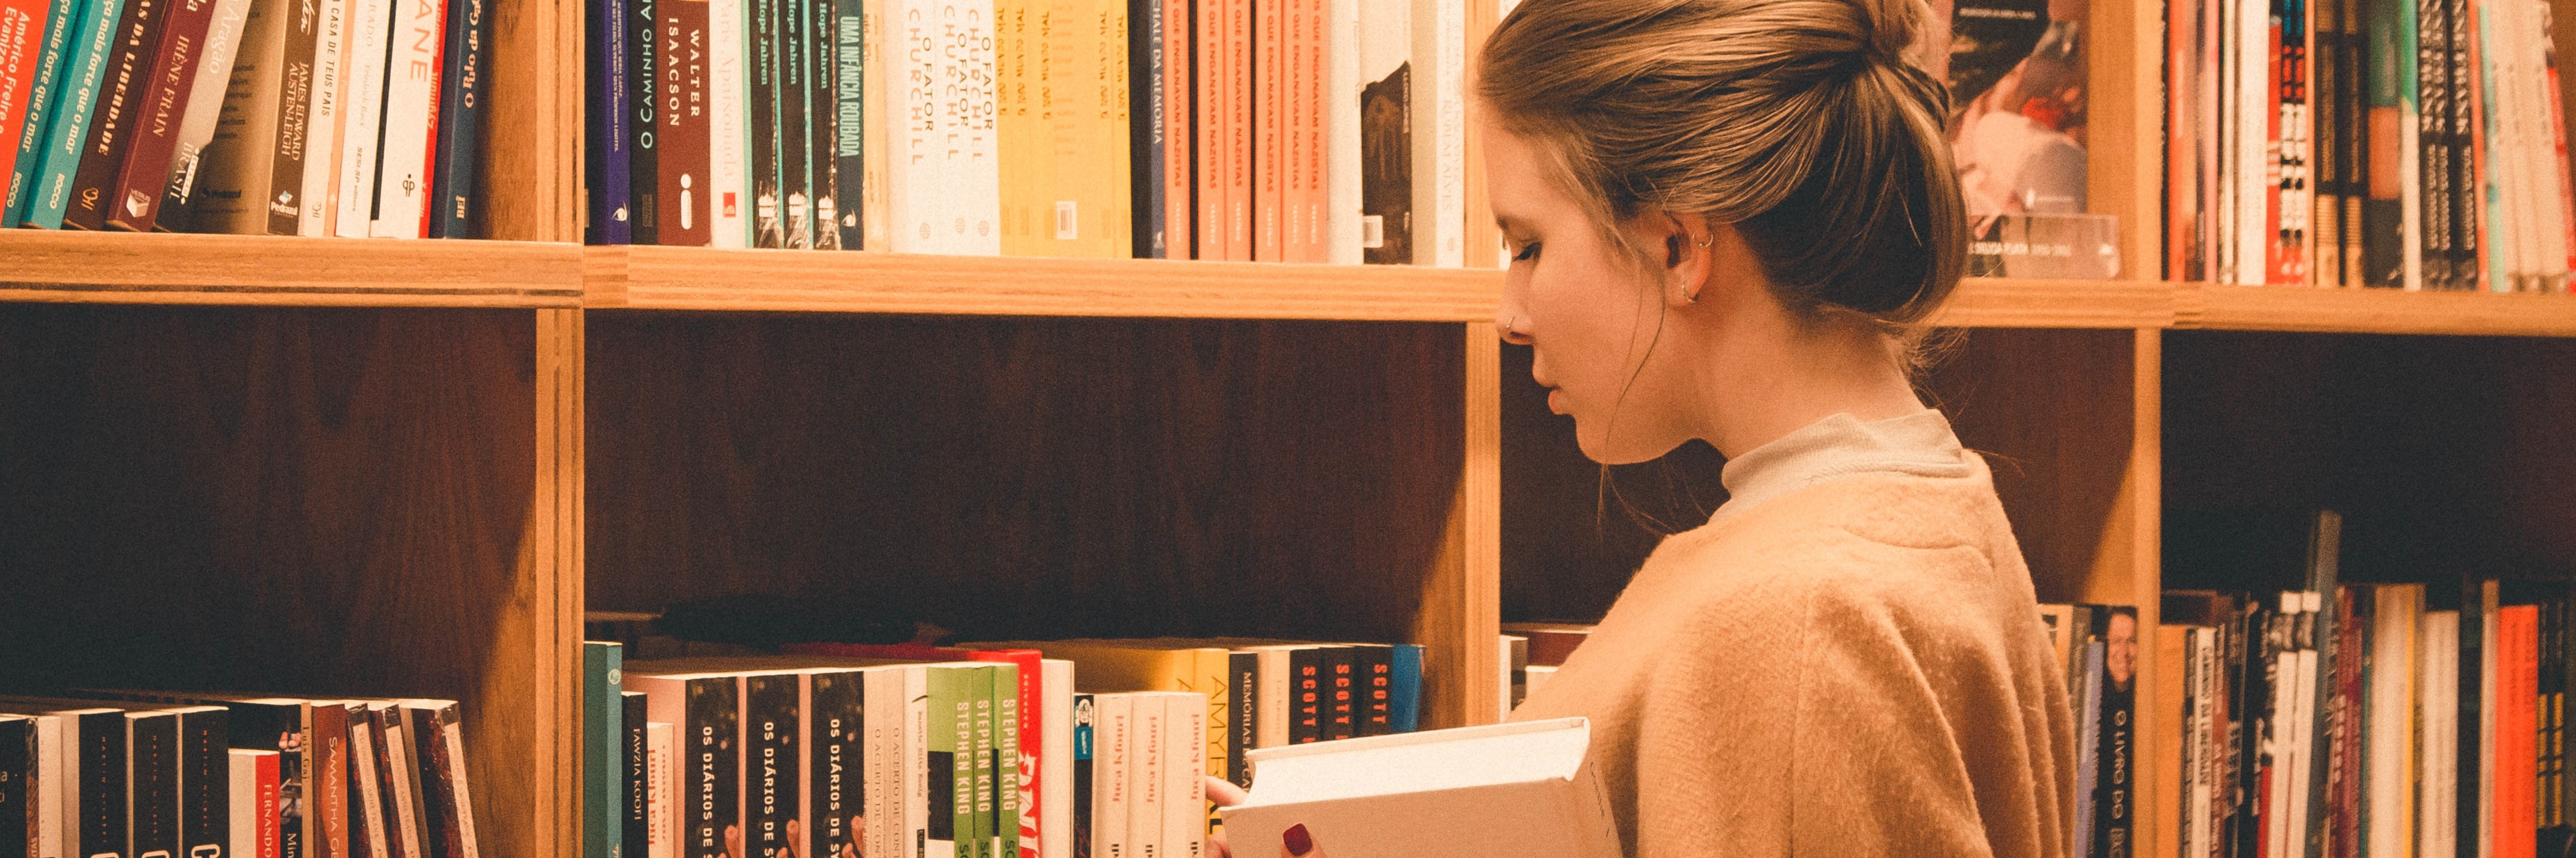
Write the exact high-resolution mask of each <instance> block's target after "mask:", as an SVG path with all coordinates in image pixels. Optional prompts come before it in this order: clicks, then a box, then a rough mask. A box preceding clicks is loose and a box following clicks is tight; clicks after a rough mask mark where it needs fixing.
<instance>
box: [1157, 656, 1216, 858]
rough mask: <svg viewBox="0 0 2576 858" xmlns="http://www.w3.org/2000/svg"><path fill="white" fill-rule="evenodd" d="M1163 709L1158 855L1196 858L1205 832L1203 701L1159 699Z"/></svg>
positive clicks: (1205, 715) (1188, 697)
mask: <svg viewBox="0 0 2576 858" xmlns="http://www.w3.org/2000/svg"><path fill="white" fill-rule="evenodd" d="M1155 696H1157V697H1160V698H1162V700H1161V701H1159V702H1161V703H1162V704H1163V706H1164V710H1163V788H1162V797H1163V814H1162V816H1163V830H1162V837H1161V840H1162V844H1163V854H1164V855H1165V856H1166V858H1199V850H1200V848H1201V844H1202V843H1203V842H1204V841H1205V839H1206V837H1207V833H1208V830H1207V828H1206V824H1205V822H1203V820H1202V813H1203V811H1202V810H1201V809H1202V808H1205V807H1207V779H1206V778H1205V777H1202V776H1201V775H1200V773H1201V772H1204V771H1206V770H1207V749H1208V745H1207V742H1205V741H1203V740H1202V739H1201V738H1200V737H1202V736H1205V735H1207V730H1208V723H1207V722H1208V708H1207V699H1206V698H1205V697H1202V696H1199V695H1195V694H1159V695H1155Z"/></svg>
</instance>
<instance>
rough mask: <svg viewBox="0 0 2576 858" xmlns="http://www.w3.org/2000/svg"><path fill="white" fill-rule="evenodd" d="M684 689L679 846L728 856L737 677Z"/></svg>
mask: <svg viewBox="0 0 2576 858" xmlns="http://www.w3.org/2000/svg"><path fill="white" fill-rule="evenodd" d="M666 2H667V0H666ZM684 693H685V694H686V695H687V699H686V702H685V703H684V704H683V705H684V706H685V709H684V711H685V713H686V714H685V716H684V718H683V720H682V721H680V722H679V723H678V724H676V725H674V726H675V727H676V728H677V729H678V731H679V735H677V736H676V737H674V738H675V739H676V740H677V741H678V742H679V744H680V746H681V747H682V748H683V749H684V750H683V751H682V752H681V754H680V760H681V763H682V765H683V767H684V769H685V770H684V771H682V772H681V773H680V784H681V792H680V807H681V814H682V819H683V825H682V829H683V832H684V834H683V836H682V837H681V841H680V848H681V850H682V854H683V855H685V856H687V858H734V854H733V853H734V850H735V849H736V848H738V847H737V846H735V844H736V843H741V842H748V841H750V840H751V838H750V837H749V836H747V835H748V833H747V832H743V831H742V830H741V825H742V824H743V822H744V820H743V818H742V809H743V796H742V788H743V782H742V781H743V779H742V772H743V752H744V750H745V749H744V748H743V746H742V736H743V733H742V709H743V691H742V682H741V680H739V679H736V678H734V677H729V676H728V677H711V678H700V679H690V680H687V681H686V683H685V688H684ZM736 838H740V839H739V840H737V839H736Z"/></svg>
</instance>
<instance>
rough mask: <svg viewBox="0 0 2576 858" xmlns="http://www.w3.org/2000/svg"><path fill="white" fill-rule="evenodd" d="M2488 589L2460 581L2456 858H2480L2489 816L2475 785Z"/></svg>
mask: <svg viewBox="0 0 2576 858" xmlns="http://www.w3.org/2000/svg"><path fill="white" fill-rule="evenodd" d="M2486 587H2487V582H2484V581H2480V580H2478V579H2476V578H2463V579H2461V581H2460V683H2459V684H2460V697H2459V713H2460V720H2459V725H2460V731H2459V732H2460V742H2459V749H2458V751H2457V753H2458V755H2459V767H2460V774H2459V783H2461V784H2463V785H2464V788H2463V789H2461V790H2460V791H2459V793H2460V794H2459V801H2458V803H2457V805H2456V806H2454V807H2453V809H2452V813H2453V814H2455V816H2454V818H2455V819H2457V820H2458V826H2459V827H2458V828H2457V829H2455V830H2456V831H2457V832H2458V836H2459V849H2458V851H2457V852H2456V853H2455V854H2456V856H2457V858H2478V855H2479V850H2478V840H2479V832H2480V831H2482V830H2484V829H2485V827H2486V822H2487V820H2486V814H2485V813H2483V812H2481V811H2480V803H2479V801H2478V790H2477V789H2476V788H2475V787H2474V785H2476V784H2482V783H2485V782H2486V781H2485V780H2483V778H2485V777H2486V771H2485V769H2484V762H2485V760H2484V759H2483V755H2482V754H2481V753H2479V748H2480V747H2481V746H2482V745H2483V744H2484V742H2485V737H2484V736H2483V735H2482V732H2481V731H2482V730H2483V728H2484V724H2485V718H2486V714H2485V712H2486V700H2485V696H2486V621H2487V612H2486Z"/></svg>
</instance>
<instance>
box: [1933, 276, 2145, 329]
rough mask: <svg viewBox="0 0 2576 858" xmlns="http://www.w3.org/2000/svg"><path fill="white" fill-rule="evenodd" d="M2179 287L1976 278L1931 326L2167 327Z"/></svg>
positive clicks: (1961, 286) (1964, 283) (1954, 295)
mask: <svg viewBox="0 0 2576 858" xmlns="http://www.w3.org/2000/svg"><path fill="white" fill-rule="evenodd" d="M2173 320H2174V311H2173V286H2172V285H2171V284H2167V283H2160V282H2156V281H2151V280H2145V281H2142V280H2011V279H2004V278H1997V277H1970V278H1968V279H1966V280H1963V281H1960V283H1959V290H1958V291H1957V292H1954V293H1951V295H1950V303H1949V304H1948V305H1947V306H1944V307H1942V308H1941V312H1939V313H1936V314H1934V315H1933V317H1932V320H1931V323H1932V324H1933V325H1936V326H1940V327H1952V328H2161V327H2165V326H2167V325H2171V324H2173Z"/></svg>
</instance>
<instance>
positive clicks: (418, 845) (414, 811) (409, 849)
mask: <svg viewBox="0 0 2576 858" xmlns="http://www.w3.org/2000/svg"><path fill="white" fill-rule="evenodd" d="M401 721H402V710H400V709H396V710H394V713H393V718H392V719H391V721H389V722H388V723H389V724H390V725H391V726H388V727H386V729H385V756H386V758H387V759H388V760H389V761H390V762H391V763H392V764H393V767H394V770H393V771H391V772H388V773H386V775H385V782H386V783H388V784H392V785H393V791H394V795H393V805H394V821H395V822H396V824H398V825H400V826H402V851H401V852H400V853H399V855H400V858H424V856H423V855H422V854H421V850H422V849H425V848H428V844H426V843H422V842H421V840H422V836H423V834H422V833H423V832H424V831H426V829H425V828H423V827H422V825H421V822H422V820H421V818H420V803H419V797H418V796H415V795H413V794H412V788H413V787H414V785H416V784H418V783H419V780H418V779H417V777H416V776H417V775H418V774H419V773H420V770H419V769H418V768H417V767H416V766H415V764H414V763H413V762H412V747H411V744H412V743H411V742H410V741H409V740H410V738H411V737H410V736H409V735H408V733H409V731H406V730H404V729H403V728H402V727H401V726H400V722H401ZM426 858H436V856H426Z"/></svg>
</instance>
